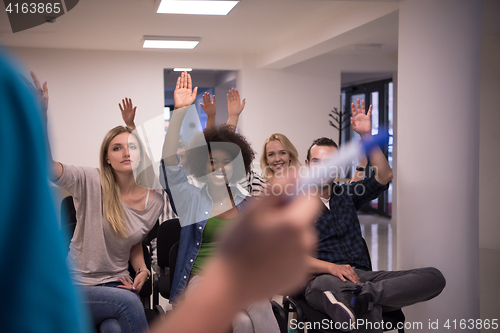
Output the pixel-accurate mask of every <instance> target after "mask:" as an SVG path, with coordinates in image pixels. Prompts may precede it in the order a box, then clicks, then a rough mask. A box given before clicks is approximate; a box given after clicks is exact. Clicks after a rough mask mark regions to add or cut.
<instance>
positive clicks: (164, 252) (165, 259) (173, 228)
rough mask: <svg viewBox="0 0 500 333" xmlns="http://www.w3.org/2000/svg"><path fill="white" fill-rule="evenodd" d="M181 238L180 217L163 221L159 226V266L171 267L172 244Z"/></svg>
mask: <svg viewBox="0 0 500 333" xmlns="http://www.w3.org/2000/svg"><path fill="white" fill-rule="evenodd" d="M180 238H181V224H180V222H179V219H171V220H167V221H165V222H163V223H162V224H160V226H159V227H158V236H157V240H156V242H157V251H158V254H157V255H158V266H159V267H160V268H166V267H170V259H169V253H170V249H171V248H172V246H173V245H174V244H175V243H177V242H178V241H179V239H180Z"/></svg>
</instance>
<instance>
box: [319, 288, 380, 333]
mask: <svg viewBox="0 0 500 333" xmlns="http://www.w3.org/2000/svg"><path fill="white" fill-rule="evenodd" d="M360 292H361V288H360V287H355V288H351V287H350V288H347V289H345V290H343V291H342V292H341V294H340V296H339V297H338V299H337V298H335V296H334V295H333V293H332V292H331V291H325V292H324V293H323V294H324V299H323V300H324V306H325V310H326V313H327V314H328V315H329V316H330V318H332V319H333V320H334V321H335V322H340V323H349V325H348V326H347V327H349V329H343V328H344V327H345V325H342V326H341V327H342V328H341V331H343V332H349V331H350V327H351V325H350V324H354V323H355V322H356V318H359V317H361V316H363V315H364V314H365V313H367V312H368V311H371V309H373V297H372V295H371V294H363V295H360V294H359V293H360Z"/></svg>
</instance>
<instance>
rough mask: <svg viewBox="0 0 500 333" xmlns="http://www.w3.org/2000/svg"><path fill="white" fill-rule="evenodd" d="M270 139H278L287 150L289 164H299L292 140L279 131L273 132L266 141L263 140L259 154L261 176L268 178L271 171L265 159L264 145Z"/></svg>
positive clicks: (271, 173)
mask: <svg viewBox="0 0 500 333" xmlns="http://www.w3.org/2000/svg"><path fill="white" fill-rule="evenodd" d="M271 141H279V142H281V144H282V145H283V147H284V148H285V150H287V151H288V154H290V159H291V162H290V166H294V167H296V168H300V167H301V164H300V162H299V153H298V152H297V149H296V148H295V147H294V145H293V144H292V142H291V141H290V140H288V138H287V137H286V136H284V135H283V134H281V133H274V134H271V135H270V136H269V137H268V138H267V139H266V141H264V147H263V148H262V155H260V168H261V169H262V176H264V178H266V179H269V178H272V177H273V171H272V169H271V168H270V167H269V165H268V164H267V161H266V156H267V149H266V146H267V144H268V143H269V142H271Z"/></svg>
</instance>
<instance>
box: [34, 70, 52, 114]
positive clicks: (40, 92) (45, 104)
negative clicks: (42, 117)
mask: <svg viewBox="0 0 500 333" xmlns="http://www.w3.org/2000/svg"><path fill="white" fill-rule="evenodd" d="M30 75H31V78H32V79H33V82H34V83H35V89H36V95H37V97H38V99H39V100H40V106H41V107H42V108H43V110H42V111H43V112H44V113H46V112H47V109H48V108H49V89H48V88H47V82H44V83H43V88H42V86H41V85H40V81H38V78H37V77H36V75H35V73H33V71H31V72H30Z"/></svg>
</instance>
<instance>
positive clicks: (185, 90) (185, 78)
mask: <svg viewBox="0 0 500 333" xmlns="http://www.w3.org/2000/svg"><path fill="white" fill-rule="evenodd" d="M197 92H198V87H196V88H194V89H193V83H192V81H191V75H189V74H188V73H187V72H182V74H181V76H179V77H178V78H177V84H176V85H175V91H174V105H175V106H174V108H175V109H178V108H182V107H184V106H188V105H191V104H193V103H194V101H195V100H196V94H197Z"/></svg>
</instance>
